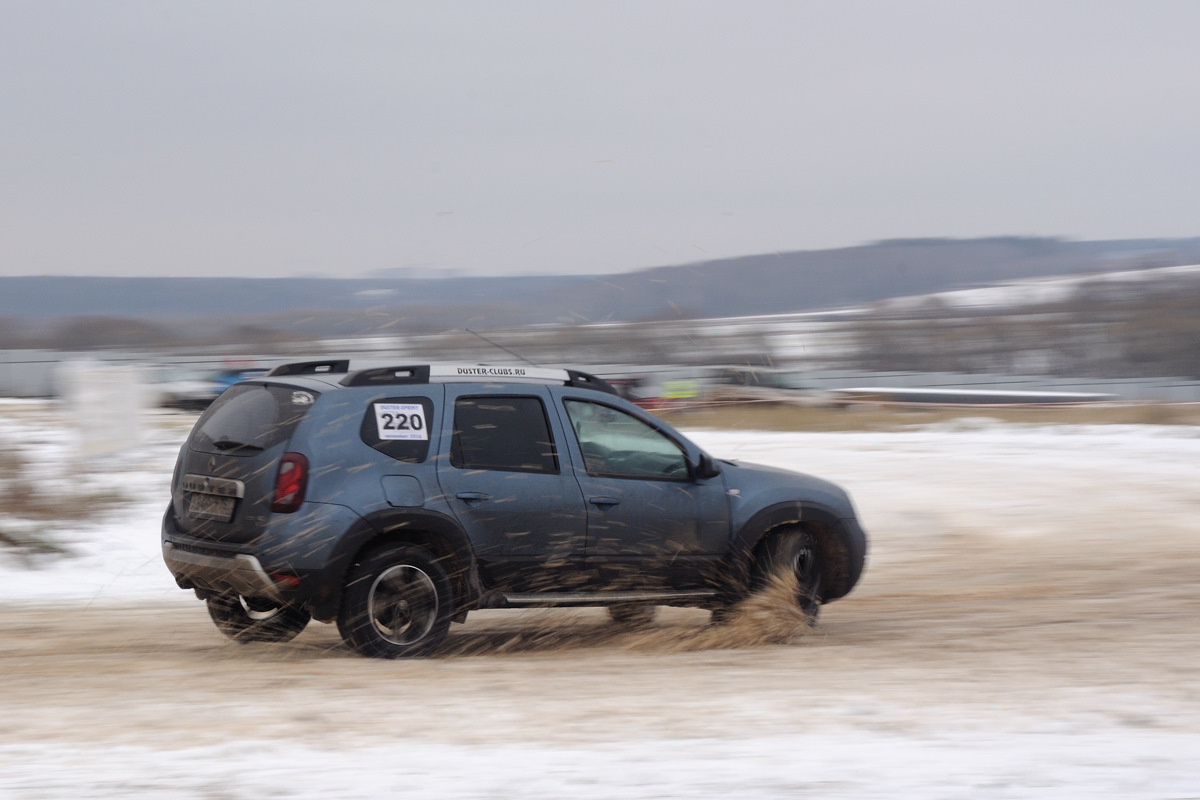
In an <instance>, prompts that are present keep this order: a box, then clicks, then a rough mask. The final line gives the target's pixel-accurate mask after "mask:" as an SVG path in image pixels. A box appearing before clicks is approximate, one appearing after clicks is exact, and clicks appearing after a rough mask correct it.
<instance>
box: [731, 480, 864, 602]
mask: <svg viewBox="0 0 1200 800" xmlns="http://www.w3.org/2000/svg"><path fill="white" fill-rule="evenodd" d="M794 527H799V528H802V529H804V530H805V531H808V532H809V533H810V534H812V536H813V539H814V540H815V541H816V543H817V546H818V548H819V549H820V554H821V563H822V570H823V572H824V577H825V583H824V590H823V592H822V594H823V597H822V600H823V601H825V602H828V601H830V600H836V599H838V598H839V597H844V596H845V595H847V594H849V592H850V590H851V589H853V588H854V585H855V584H856V583H858V579H859V577H860V576H861V575H862V569H863V564H864V561H865V558H866V536H865V535H864V534H863V531H862V528H861V527H859V525H858V523H857V521H855V520H852V519H850V520H847V519H842V518H840V517H838V516H837V515H836V514H834V513H833V512H832V511H831V510H830V509H828V508H826V507H824V506H822V505H819V504H816V503H806V502H803V501H788V502H783V503H776V504H774V505H772V506H768V507H767V508H764V509H762V510H761V511H759V512H758V513H756V514H755V515H754V516H752V517H751V518H750V519H749V520H747V521H746V522H745V524H743V525H742V527H741V528H740V529H739V530H738V532H737V534H736V535H735V536H734V542H733V546H732V547H731V548H730V554H729V562H728V563H727V564H726V574H727V575H728V576H729V579H730V580H729V583H730V584H732V586H733V587H735V588H736V590H737V591H739V592H745V591H747V590H748V589H749V587H750V585H751V575H752V572H753V568H754V563H755V560H756V558H758V557H759V555H760V554H761V552H762V547H763V544H764V543H765V542H766V541H767V540H768V539H769V538H770V537H771V536H774V535H776V534H778V533H780V532H782V531H784V530H787V529H790V528H794Z"/></svg>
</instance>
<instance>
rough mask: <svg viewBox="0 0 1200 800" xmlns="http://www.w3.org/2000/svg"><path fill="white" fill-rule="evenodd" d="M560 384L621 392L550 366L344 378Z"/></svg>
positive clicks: (383, 370) (379, 382)
mask: <svg viewBox="0 0 1200 800" xmlns="http://www.w3.org/2000/svg"><path fill="white" fill-rule="evenodd" d="M431 380H432V381H438V382H446V383H464V382H470V383H492V382H497V381H499V382H503V383H560V384H564V385H566V386H573V387H577V388H582V389H595V390H597V391H601V392H607V393H608V394H617V390H616V389H615V388H614V387H613V386H611V385H610V384H609V383H607V382H606V381H603V380H601V379H600V378H597V377H596V376H595V375H589V374H588V373H586V372H580V371H579V370H574V369H553V368H546V367H499V366H491V365H487V364H419V365H407V366H397V367H376V368H373V369H362V370H358V371H356V372H351V373H350V374H348V375H347V376H346V377H344V378H342V381H341V382H342V385H343V386H398V385H404V384H418V383H429V382H430V381H431Z"/></svg>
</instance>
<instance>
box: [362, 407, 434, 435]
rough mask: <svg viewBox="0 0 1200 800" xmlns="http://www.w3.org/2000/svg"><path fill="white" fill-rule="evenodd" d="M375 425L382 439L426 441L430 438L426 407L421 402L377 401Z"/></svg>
mask: <svg viewBox="0 0 1200 800" xmlns="http://www.w3.org/2000/svg"><path fill="white" fill-rule="evenodd" d="M375 425H376V427H377V428H378V429H379V439H380V440H381V441H396V440H418V441H425V440H427V439H428V438H429V429H428V428H427V427H426V426H425V407H424V406H422V405H421V404H420V403H376V404H375Z"/></svg>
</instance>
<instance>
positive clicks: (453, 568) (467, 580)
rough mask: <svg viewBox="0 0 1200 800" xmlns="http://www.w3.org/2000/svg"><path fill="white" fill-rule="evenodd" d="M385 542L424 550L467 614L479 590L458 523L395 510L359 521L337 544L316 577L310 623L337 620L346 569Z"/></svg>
mask: <svg viewBox="0 0 1200 800" xmlns="http://www.w3.org/2000/svg"><path fill="white" fill-rule="evenodd" d="M386 542H408V543H411V544H416V545H419V546H421V547H424V548H425V549H427V550H429V551H430V552H431V553H432V554H433V556H434V558H436V559H437V560H438V561H439V562H440V563H441V565H442V566H443V567H444V568H445V570H446V574H447V576H448V577H449V578H450V582H451V583H452V584H453V586H454V605H455V608H457V609H469V608H471V607H472V606H474V605H475V604H476V603H477V602H478V600H479V597H480V595H481V594H482V589H481V583H480V580H479V570H478V565H477V563H476V560H475V551H474V548H472V547H471V540H470V538H469V537H468V536H467V534H466V532H465V531H463V529H462V528H461V527H460V526H459V524H458V522H457V521H456V520H454V519H453V518H451V517H449V516H447V515H446V514H442V513H439V512H437V511H430V510H428V509H423V508H404V509H400V508H396V509H386V510H383V511H378V512H375V513H373V514H369V515H368V516H366V517H363V518H361V519H360V520H359V521H358V522H356V523H355V524H354V526H353V527H351V528H350V529H349V530H348V531H346V533H345V535H343V536H342V538H341V539H340V540H339V541H338V543H337V545H336V546H335V547H334V549H333V552H332V553H331V554H330V557H329V559H328V560H327V561H326V564H325V568H324V569H323V570H322V571H321V576H320V578H319V581H318V582H319V584H320V585H321V586H322V587H323V591H322V592H321V593H320V597H319V598H314V599H313V600H312V601H310V603H309V606H310V610H311V611H312V615H313V617H314V618H316V619H318V620H321V621H323V622H325V621H329V620H333V619H335V618H336V617H337V613H338V607H339V606H340V605H341V601H342V589H343V588H344V585H345V578H346V573H347V572H348V571H349V570H350V567H351V565H353V563H354V561H355V559H356V558H357V557H358V555H359V554H360V553H361V552H363V550H365V549H367V548H369V547H372V546H374V545H376V544H381V543H386Z"/></svg>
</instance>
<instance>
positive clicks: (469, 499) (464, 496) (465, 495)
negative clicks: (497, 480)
mask: <svg viewBox="0 0 1200 800" xmlns="http://www.w3.org/2000/svg"><path fill="white" fill-rule="evenodd" d="M455 497H457V498H458V499H459V500H462V501H463V502H464V503H466V504H467V505H470V504H471V503H482V502H483V501H484V500H487V499H488V497H490V495H487V494H484V493H483V492H459V493H458V494H456V495H455Z"/></svg>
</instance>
